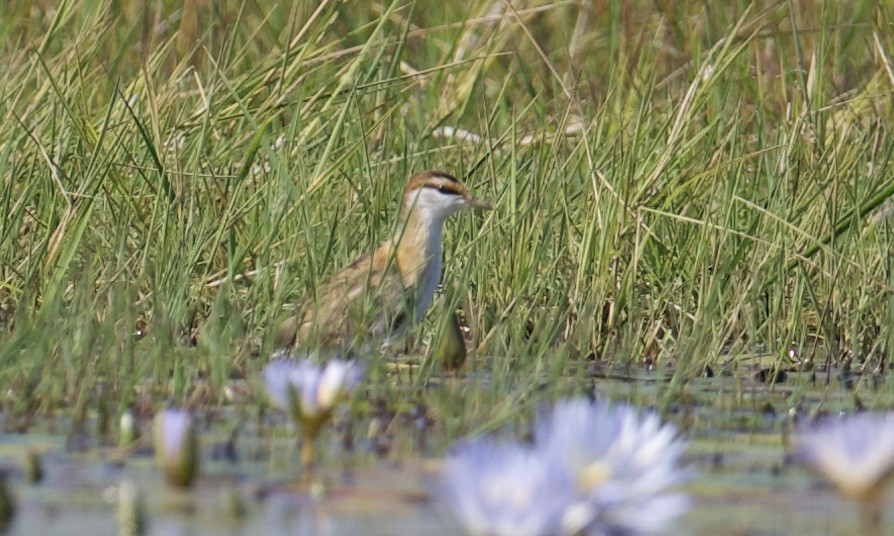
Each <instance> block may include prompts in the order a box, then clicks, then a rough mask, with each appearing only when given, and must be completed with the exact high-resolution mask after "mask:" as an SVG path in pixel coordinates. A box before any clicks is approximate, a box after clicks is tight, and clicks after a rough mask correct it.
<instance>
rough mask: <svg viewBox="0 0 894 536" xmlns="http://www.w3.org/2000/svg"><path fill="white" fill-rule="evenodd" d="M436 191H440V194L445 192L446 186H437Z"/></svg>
mask: <svg viewBox="0 0 894 536" xmlns="http://www.w3.org/2000/svg"><path fill="white" fill-rule="evenodd" d="M438 192H440V193H442V194H446V193H447V188H444V187H443V186H438Z"/></svg>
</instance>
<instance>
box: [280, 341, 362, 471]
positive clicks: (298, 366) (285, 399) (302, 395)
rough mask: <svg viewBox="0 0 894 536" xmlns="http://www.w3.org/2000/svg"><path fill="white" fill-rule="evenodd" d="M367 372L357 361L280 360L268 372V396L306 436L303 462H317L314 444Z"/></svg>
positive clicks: (309, 464) (305, 463) (308, 463)
mask: <svg viewBox="0 0 894 536" xmlns="http://www.w3.org/2000/svg"><path fill="white" fill-rule="evenodd" d="M362 373H363V369H362V368H361V367H360V365H359V364H357V363H356V362H355V361H342V360H338V359H333V360H330V361H329V362H327V363H326V364H325V365H322V366H321V365H317V364H315V363H313V362H312V361H310V360H309V359H301V360H297V361H293V360H276V361H272V362H270V363H269V364H268V365H267V367H266V368H265V369H264V383H265V385H266V387H267V395H268V396H269V397H270V400H271V401H272V402H273V403H274V404H275V405H276V406H278V407H280V408H282V409H284V410H286V411H288V412H289V413H290V415H291V416H292V418H293V419H294V420H295V422H296V423H298V425H299V426H300V427H301V430H302V432H303V433H304V435H305V436H306V441H304V442H303V443H302V453H301V458H302V463H303V464H304V466H305V467H310V466H311V465H312V462H313V443H314V440H315V439H316V437H317V435H318V434H319V431H320V428H321V427H322V426H323V424H325V423H326V421H328V420H329V418H330V417H331V416H332V410H333V409H335V406H336V405H337V404H338V403H339V402H340V401H341V400H342V399H344V398H345V397H347V396H349V395H350V394H351V393H352V392H354V389H356V388H357V385H358V384H359V383H360V378H361V376H362Z"/></svg>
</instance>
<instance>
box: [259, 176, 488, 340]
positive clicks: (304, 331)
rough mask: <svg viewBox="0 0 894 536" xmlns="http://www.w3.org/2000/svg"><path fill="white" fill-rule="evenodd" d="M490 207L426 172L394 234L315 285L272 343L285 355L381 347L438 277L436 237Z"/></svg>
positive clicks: (415, 313) (412, 181) (412, 186)
mask: <svg viewBox="0 0 894 536" xmlns="http://www.w3.org/2000/svg"><path fill="white" fill-rule="evenodd" d="M469 209H474V210H490V209H491V206H490V204H488V203H487V202H485V201H482V200H480V199H478V198H476V197H474V196H473V195H472V194H471V193H470V192H469V190H468V189H467V188H466V186H465V185H463V183H461V182H460V181H459V180H458V179H457V178H456V177H454V176H453V175H451V174H449V173H447V172H445V171H439V170H430V171H424V172H422V173H417V174H415V175H413V176H411V177H410V178H409V180H408V181H407V183H406V186H405V187H404V189H403V195H402V197H401V206H400V212H399V216H398V222H397V225H396V227H395V231H394V232H393V234H392V235H391V236H390V237H389V238H388V239H386V240H385V241H384V242H382V244H380V245H379V246H378V247H377V248H376V249H375V251H373V252H372V253H367V254H364V255H362V256H360V257H359V258H357V259H356V260H354V261H353V262H351V263H350V264H348V265H347V267H345V268H344V269H342V270H341V271H339V272H337V273H336V274H334V275H333V276H332V277H331V278H330V279H329V280H328V281H325V282H323V283H322V284H321V285H319V286H318V287H317V288H316V290H315V292H313V296H312V297H311V298H310V299H309V300H307V302H306V303H304V304H303V305H302V306H301V307H300V308H299V311H300V312H299V314H297V315H294V316H292V317H289V318H287V319H286V320H284V321H283V322H282V323H280V325H279V327H278V330H277V333H276V335H275V337H274V345H275V346H276V347H278V348H280V349H282V348H286V349H288V350H289V351H298V350H315V351H342V352H344V351H348V352H349V353H350V352H352V351H356V350H358V349H360V350H361V351H363V350H369V349H370V348H372V347H374V345H375V344H379V345H380V347H387V346H389V345H390V344H392V343H394V342H395V341H396V340H398V339H399V337H400V336H401V334H402V333H403V332H404V331H405V330H406V329H407V328H408V327H409V326H411V325H413V324H415V323H416V322H418V321H419V320H420V319H421V318H422V317H423V316H424V314H425V311H426V310H427V309H428V307H429V305H430V304H431V302H432V297H433V296H434V292H435V287H436V286H437V285H438V283H439V281H440V279H441V271H442V259H441V256H442V249H443V248H442V241H441V232H442V229H443V226H444V222H445V220H447V218H448V217H450V216H451V215H453V214H455V213H457V212H459V211H463V210H469Z"/></svg>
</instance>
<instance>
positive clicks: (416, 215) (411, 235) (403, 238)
mask: <svg viewBox="0 0 894 536" xmlns="http://www.w3.org/2000/svg"><path fill="white" fill-rule="evenodd" d="M443 223H444V222H443V218H437V217H436V216H435V215H433V214H432V213H431V211H428V210H420V209H417V208H412V207H411V208H404V209H403V210H402V211H401V218H400V222H399V223H398V227H397V229H396V230H395V234H394V236H393V237H392V238H391V243H392V247H394V248H395V249H394V257H395V261H396V262H397V265H398V268H399V269H400V272H401V278H402V279H403V282H404V285H405V286H408V287H414V286H417V285H425V284H426V283H429V284H432V285H434V284H437V281H438V280H439V279H440V277H441V273H440V272H441V269H440V267H441V229H442V227H443ZM432 271H434V272H437V273H432ZM431 279H433V283H431V282H429V281H427V280H431Z"/></svg>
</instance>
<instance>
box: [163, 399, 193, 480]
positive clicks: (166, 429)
mask: <svg viewBox="0 0 894 536" xmlns="http://www.w3.org/2000/svg"><path fill="white" fill-rule="evenodd" d="M153 440H154V445H155V460H156V462H157V463H158V466H159V467H160V468H161V470H162V472H163V473H164V475H165V478H166V479H167V481H168V483H169V484H171V485H172V486H174V487H178V488H187V487H189V486H190V485H191V484H192V482H193V480H194V479H195V477H196V475H197V474H198V472H199V439H198V435H197V434H196V428H195V424H194V422H193V419H192V416H191V415H190V414H189V412H187V411H184V410H180V409H166V410H162V411H160V412H158V414H156V415H155V424H154V428H153Z"/></svg>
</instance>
